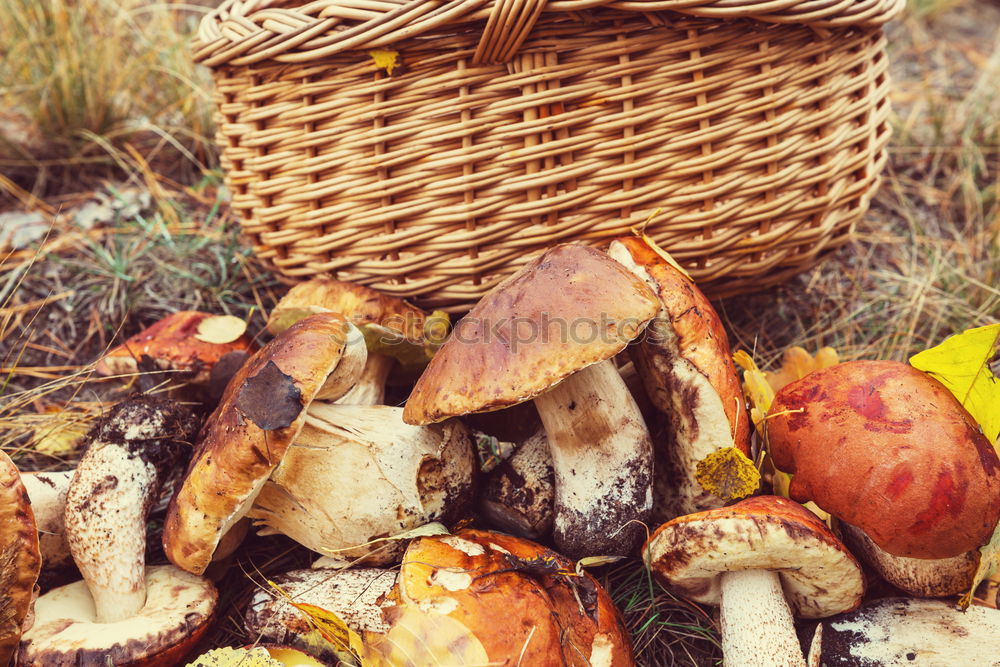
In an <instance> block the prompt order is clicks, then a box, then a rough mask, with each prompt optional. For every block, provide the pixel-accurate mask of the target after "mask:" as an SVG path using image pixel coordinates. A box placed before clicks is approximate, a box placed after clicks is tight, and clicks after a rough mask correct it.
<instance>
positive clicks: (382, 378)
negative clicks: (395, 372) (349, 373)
mask: <svg viewBox="0 0 1000 667" xmlns="http://www.w3.org/2000/svg"><path fill="white" fill-rule="evenodd" d="M394 363H396V360H395V359H393V358H392V357H387V356H386V355H384V354H378V353H377V352H369V353H368V362H367V363H366V364H365V368H364V371H362V373H361V377H360V378H359V379H358V381H357V383H356V384H355V385H354V386H353V387H351V390H350V391H349V392H347V393H346V394H344V396H343V397H341V398H340V399H338V400H337V401H336V402H337V403H340V404H342V405H383V404H384V403H385V383H386V380H387V379H388V378H389V371H391V370H392V365H393V364H394Z"/></svg>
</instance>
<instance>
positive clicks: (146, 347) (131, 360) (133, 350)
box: [95, 310, 254, 384]
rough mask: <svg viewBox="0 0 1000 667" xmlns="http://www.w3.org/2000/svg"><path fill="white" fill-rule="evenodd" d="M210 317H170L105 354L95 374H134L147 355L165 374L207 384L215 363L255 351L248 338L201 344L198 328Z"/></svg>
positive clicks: (189, 312) (188, 313) (190, 313)
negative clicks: (232, 354) (234, 354)
mask: <svg viewBox="0 0 1000 667" xmlns="http://www.w3.org/2000/svg"><path fill="white" fill-rule="evenodd" d="M208 317H213V315H212V314H211V313H203V312H199V311H195V310H185V311H181V312H177V313H173V314H171V315H168V316H166V317H164V318H163V319H162V320H160V321H159V322H156V323H155V324H153V325H152V326H150V327H147V328H146V329H143V330H142V331H140V332H139V333H137V334H136V335H134V336H132V337H131V338H129V339H128V340H126V341H125V342H124V343H122V344H121V345H119V346H118V347H116V348H114V349H112V350H111V351H110V352H108V353H107V354H105V355H104V357H102V358H101V360H100V361H98V362H97V365H96V367H95V370H96V371H97V372H98V373H99V374H100V375H125V374H129V373H135V372H137V371H138V361H139V359H141V358H142V357H143V355H145V356H148V357H150V358H151V359H152V360H153V362H154V363H155V364H156V366H157V367H158V368H160V369H162V370H177V371H185V372H187V373H190V374H191V377H190V381H191V382H194V383H196V384H204V383H205V382H207V381H208V378H209V374H210V372H211V370H212V367H213V366H214V365H215V362H217V361H218V360H219V359H220V358H222V357H223V356H224V355H226V354H229V353H230V352H235V351H239V350H243V351H249V350H252V349H253V347H254V346H253V342H252V340H251V339H250V337H249V336H247V335H246V334H244V335H242V336H240V337H239V338H237V339H236V340H234V341H232V342H230V343H206V342H204V341H202V340H199V339H198V338H197V337H196V336H195V334H196V333H197V332H198V326H199V325H200V324H201V322H202V320H204V319H205V318H208ZM185 379H187V378H185Z"/></svg>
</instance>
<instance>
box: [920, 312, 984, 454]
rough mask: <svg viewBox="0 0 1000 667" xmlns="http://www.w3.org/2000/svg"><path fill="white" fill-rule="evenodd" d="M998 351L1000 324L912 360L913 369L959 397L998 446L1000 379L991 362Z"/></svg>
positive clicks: (950, 340) (971, 331) (963, 335)
mask: <svg viewBox="0 0 1000 667" xmlns="http://www.w3.org/2000/svg"><path fill="white" fill-rule="evenodd" d="M998 352H1000V324H990V325H988V326H984V327H977V328H975V329H969V330H967V331H963V332H962V333H960V334H956V335H954V336H950V337H948V338H946V339H945V340H944V342H942V343H941V344H940V345H936V346H935V347H932V348H930V349H927V350H924V351H923V352H918V353H917V354H915V355H913V356H912V357H910V365H911V366H913V367H914V368H917V369H920V370H922V371H924V372H925V373H928V374H929V375H931V376H932V377H934V378H935V379H937V380H938V381H939V382H940V383H941V384H943V385H944V386H945V387H947V388H948V390H949V391H950V392H951V393H952V394H954V395H955V398H957V399H958V400H959V401H960V402H961V403H962V405H964V406H965V409H966V410H968V411H969V414H971V415H972V417H973V419H975V420H976V421H977V422H978V423H979V425H980V426H981V427H982V429H983V433H985V434H986V437H987V438H988V439H989V441H990V442H992V443H994V446H996V444H997V436H998V435H1000V409H997V406H1000V380H998V379H997V377H996V376H995V375H993V371H991V370H990V361H991V360H992V359H993V357H994V356H995V355H996V354H998Z"/></svg>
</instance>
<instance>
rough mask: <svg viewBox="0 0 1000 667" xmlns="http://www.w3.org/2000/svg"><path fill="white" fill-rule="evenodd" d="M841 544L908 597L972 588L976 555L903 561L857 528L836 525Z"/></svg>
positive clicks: (973, 553) (937, 595)
mask: <svg viewBox="0 0 1000 667" xmlns="http://www.w3.org/2000/svg"><path fill="white" fill-rule="evenodd" d="M838 527H839V529H840V532H841V534H842V535H843V538H844V543H845V544H847V546H848V547H850V549H851V552H852V553H853V554H854V555H856V556H857V557H858V558H859V559H860V560H861V561H862V562H863V563H865V564H867V565H868V566H869V567H871V568H872V569H873V570H875V571H876V572H878V574H879V575H880V576H881V577H882V578H883V579H885V580H886V581H888V582H889V583H890V584H892V585H893V586H895V587H896V588H899V589H900V590H903V591H906V592H907V593H909V594H910V595H915V596H917V597H925V598H936V597H945V596H948V595H958V594H959V593H963V592H965V591H967V590H969V588H971V587H972V581H973V577H974V576H975V574H976V568H977V567H978V566H979V558H980V555H981V554H980V552H979V550H978V549H976V550H975V551H966V552H965V553H961V554H959V555H957V556H952V557H951V558H907V557H905V556H893V555H892V554H890V553H887V552H886V551H884V550H883V549H880V548H879V546H878V545H877V544H875V543H874V542H872V540H871V538H870V537H868V536H867V535H866V534H865V531H863V530H861V529H860V528H858V527H857V526H852V525H851V524H849V523H844V522H843V521H841V522H839V524H838Z"/></svg>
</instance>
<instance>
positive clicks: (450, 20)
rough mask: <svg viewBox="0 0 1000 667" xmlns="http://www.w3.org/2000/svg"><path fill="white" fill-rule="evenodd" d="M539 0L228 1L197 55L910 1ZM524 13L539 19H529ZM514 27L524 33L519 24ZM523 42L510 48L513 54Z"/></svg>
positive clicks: (874, 20)
mask: <svg viewBox="0 0 1000 667" xmlns="http://www.w3.org/2000/svg"><path fill="white" fill-rule="evenodd" d="M531 1H532V0H313V1H312V2H303V3H302V4H301V5H299V6H295V7H288V6H287V4H288V3H287V2H285V1H283V0H225V1H224V2H223V3H222V4H220V5H219V6H218V7H217V8H215V9H214V10H212V11H211V12H210V13H208V14H207V15H206V16H205V17H204V18H203V19H202V21H201V23H200V25H199V28H198V33H197V35H196V37H195V39H194V42H193V44H192V55H193V58H194V60H195V62H200V63H202V64H204V65H207V66H209V67H220V66H225V65H231V66H240V65H252V64H254V63H259V62H263V61H277V62H282V63H308V62H311V61H315V60H317V59H320V58H324V57H329V56H332V55H335V54H338V53H342V52H345V51H352V50H363V49H372V48H378V47H385V46H390V45H392V44H393V43H395V42H398V41H401V40H403V39H409V38H412V37H417V36H420V35H423V34H426V33H428V32H429V31H431V30H434V29H437V28H442V27H445V26H459V25H464V24H470V23H474V22H479V21H486V22H488V28H487V29H489V28H490V27H492V26H493V25H494V22H495V21H497V20H498V16H499V15H501V14H502V18H503V20H506V22H507V23H508V24H511V25H510V26H506V27H508V28H509V29H510V30H514V29H516V30H518V31H519V32H520V38H521V39H523V38H524V37H526V36H527V34H528V30H530V28H531V24H532V23H533V22H534V20H535V19H536V18H537V16H538V14H554V13H560V12H561V13H570V12H580V11H585V10H589V9H595V8H608V9H615V10H622V11H632V12H636V13H640V14H653V13H658V12H675V13H679V14H685V15H688V16H694V17H701V18H714V19H719V20H723V19H752V20H757V21H761V22H765V23H783V24H801V25H806V26H809V27H810V28H812V29H815V30H818V31H823V30H824V29H825V28H835V27H851V26H855V27H867V28H873V27H879V26H881V25H883V24H885V23H886V22H888V21H889V20H891V19H893V18H895V17H896V16H897V15H899V14H900V13H901V12H902V10H903V8H904V6H905V4H906V0H550V1H548V2H546V1H545V0H534V5H532V6H531V7H530V8H528V9H525V7H527V5H529V4H531ZM511 6H513V7H514V9H513V10H511ZM518 11H521V12H529V11H530V12H531V13H532V14H533V16H531V17H530V18H528V19H525V17H524V16H523V14H518V13H517V12H518ZM511 13H512V14H513V15H510V14H511ZM525 20H527V21H528V23H527V25H525ZM651 22H653V23H655V20H654V19H651ZM514 23H516V24H517V25H516V28H515V27H511V26H512V25H513V24H514ZM519 43H520V42H519V41H517V42H515V43H513V44H508V45H507V47H508V48H507V50H506V51H507V52H506V55H507V56H509V55H510V54H511V53H512V52H513V50H516V47H517V45H518V44H519Z"/></svg>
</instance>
